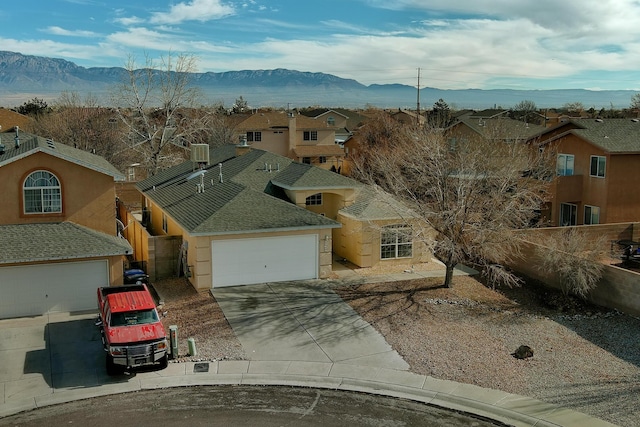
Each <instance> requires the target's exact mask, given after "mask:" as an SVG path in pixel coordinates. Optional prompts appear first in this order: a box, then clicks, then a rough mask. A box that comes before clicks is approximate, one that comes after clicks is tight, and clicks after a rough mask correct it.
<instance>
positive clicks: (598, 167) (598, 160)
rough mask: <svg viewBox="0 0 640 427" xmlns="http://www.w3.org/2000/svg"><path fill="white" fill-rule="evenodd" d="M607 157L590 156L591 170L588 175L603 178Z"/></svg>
mask: <svg viewBox="0 0 640 427" xmlns="http://www.w3.org/2000/svg"><path fill="white" fill-rule="evenodd" d="M606 162H607V158H606V157H604V156H591V171H590V172H589V175H591V176H597V177H600V178H604V169H605V165H606Z"/></svg>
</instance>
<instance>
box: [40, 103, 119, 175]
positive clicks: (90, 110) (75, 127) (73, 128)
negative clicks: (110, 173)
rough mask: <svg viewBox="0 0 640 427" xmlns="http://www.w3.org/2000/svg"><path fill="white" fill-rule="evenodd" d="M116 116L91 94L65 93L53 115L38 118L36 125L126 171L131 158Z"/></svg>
mask: <svg viewBox="0 0 640 427" xmlns="http://www.w3.org/2000/svg"><path fill="white" fill-rule="evenodd" d="M116 117H117V116H116V114H115V113H114V111H113V109H111V108H106V107H102V106H100V105H99V103H98V101H97V99H96V98H95V97H94V96H92V95H91V94H89V95H87V96H86V97H85V98H82V97H81V96H80V95H79V94H78V93H75V92H63V93H62V94H61V95H60V97H59V98H58V99H56V100H55V102H54V104H53V107H52V108H51V112H50V113H49V114H46V115H40V116H38V117H37V118H36V121H35V126H34V127H35V132H36V133H37V134H39V135H42V136H44V137H47V138H51V139H53V140H54V141H59V142H62V143H63V144H67V145H72V146H74V147H76V148H79V149H81V150H85V151H89V152H92V153H95V154H98V155H100V156H102V157H104V158H105V159H107V160H108V161H109V162H110V163H111V164H113V165H114V166H116V167H118V168H119V169H121V170H124V166H125V163H126V160H127V159H126V158H125V157H124V156H123V155H121V154H120V153H122V147H120V146H118V141H121V139H122V138H121V135H122V133H123V129H122V128H121V127H120V126H119V121H118V120H117V118H116Z"/></svg>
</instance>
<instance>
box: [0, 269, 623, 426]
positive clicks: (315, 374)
mask: <svg viewBox="0 0 640 427" xmlns="http://www.w3.org/2000/svg"><path fill="white" fill-rule="evenodd" d="M336 273H337V275H338V276H339V277H340V278H339V279H337V280H339V281H342V283H344V282H353V283H366V282H369V281H371V282H373V281H376V282H378V281H380V280H407V279H411V278H416V277H428V276H431V275H436V274H440V275H441V274H442V273H441V272H440V273H437V272H435V273H434V272H429V271H425V272H408V273H398V274H397V275H389V276H385V277H384V278H382V277H376V278H367V277H363V276H359V275H357V274H355V273H354V272H353V271H348V269H347V270H344V271H340V269H338V271H336ZM468 273H469V272H468V271H463V270H459V271H457V273H456V274H468ZM354 274H355V275H354ZM421 275H424V276H421ZM321 282H322V281H318V283H316V284H315V285H314V283H309V284H308V285H310V286H311V287H312V288H313V289H310V290H309V291H308V292H304V291H300V290H299V289H293V288H292V287H291V285H290V284H285V285H277V286H276V285H273V284H271V285H259V286H262V288H261V289H262V293H263V295H261V296H260V297H259V298H257V295H256V299H253V298H251V294H254V291H257V290H258V288H254V287H246V288H244V290H240V289H236V290H232V289H228V290H222V291H216V292H215V295H216V297H217V298H220V300H219V303H220V304H221V306H226V308H223V310H224V311H225V315H227V313H228V315H229V316H231V318H232V319H233V320H232V319H230V323H231V324H232V327H233V328H234V330H236V331H237V333H238V336H239V338H240V341H241V343H242V345H243V346H245V345H246V346H247V347H245V351H246V352H247V353H248V354H250V356H251V359H252V360H245V361H217V362H201V363H194V362H187V363H170V364H169V366H168V368H167V369H164V370H161V371H152V372H140V373H137V374H135V375H131V376H121V377H109V376H107V375H106V372H105V370H104V356H103V353H102V348H101V343H100V337H99V333H98V331H97V328H96V327H95V325H94V324H93V320H94V319H95V314H69V313H58V314H50V315H46V316H39V317H34V318H23V319H9V320H0V417H5V416H8V415H11V414H15V413H18V412H22V411H26V410H31V409H36V408H39V407H43V406H47V405H53V404H59V403H65V402H70V401H74V400H78V399H85V398H90V397H96V396H104V395H109V394H116V393H125V392H132V391H139V390H149V389H161V388H166V387H180V386H195V385H235V384H243V385H285V386H302V387H316V388H329V389H335V390H348V391H359V392H365V393H370V394H377V395H385V396H393V397H400V398H406V399H411V400H414V401H418V402H424V403H429V404H433V405H437V406H441V407H443V408H449V409H453V410H459V411H464V412H468V413H473V414H477V415H481V416H485V417H488V418H491V419H494V420H497V421H501V422H504V423H506V424H509V425H513V426H516V427H521V426H522V427H524V426H536V427H547V426H564V427H606V426H608V427H611V426H613V424H611V423H608V422H605V421H602V420H599V419H596V418H593V417H590V416H588V415H586V414H582V413H579V412H576V411H573V410H569V409H565V408H562V407H558V406H555V405H551V404H547V403H544V402H541V401H539V400H535V399H531V398H528V397H524V396H518V395H513V394H509V393H505V392H502V391H498V390H491V389H485V388H481V387H477V386H474V385H469V384H462V383H456V382H452V381H446V380H439V379H435V378H432V377H428V376H425V375H418V374H413V373H411V372H408V371H407V370H406V369H407V368H406V363H405V362H404V361H403V360H402V359H400V358H399V356H397V353H395V352H394V351H393V350H392V349H390V347H388V344H387V343H386V342H385V341H384V339H383V338H382V337H381V336H380V335H379V334H377V332H375V330H373V331H372V330H371V329H373V328H371V327H370V326H368V325H366V322H364V321H363V320H362V319H359V316H357V314H355V315H354V313H353V312H352V311H349V310H348V309H346V308H345V307H344V306H346V304H344V303H342V304H340V303H338V302H337V301H336V300H335V298H336V296H335V294H334V293H332V292H325V291H322V289H320V288H319V287H320V285H319V283H321ZM322 283H324V286H325V287H327V286H329V285H331V283H330V281H324V282H322ZM251 289H253V290H254V291H252V292H250V293H249V294H244V293H243V292H245V291H248V290H251ZM237 292H241V293H242V300H240V302H239V303H238V302H237V301H236V302H235V303H234V302H232V301H231V300H232V299H234V298H233V295H234V293H237ZM263 297H264V298H270V299H272V300H273V301H272V304H267V305H263V304H262V302H264V301H265V300H260V299H261V298H263ZM316 298H320V299H321V300H323V301H325V302H326V304H325V307H324V308H322V307H323V306H321V305H318V304H316V308H314V309H309V305H307V303H305V300H309V299H313V300H315V299H316ZM225 300H226V301H225ZM267 306H270V307H271V308H269V309H266V308H267ZM242 310H244V311H245V314H246V313H247V312H248V313H250V314H251V315H250V316H240V313H241V311H242ZM330 319H333V320H335V321H336V322H335V323H336V324H335V326H333V327H322V326H320V325H321V324H325V323H327V320H330ZM256 322H261V323H262V324H263V325H264V327H265V331H268V333H260V334H254V333H252V331H251V329H252V327H255V325H256ZM363 322H364V323H363ZM370 328H371V329H370ZM345 331H350V332H345ZM341 334H345V335H346V336H345V337H342V336H341ZM270 337H278V340H272V339H270ZM369 340H371V341H372V343H371V344H368V341H369ZM276 341H278V345H282V343H283V342H286V343H288V344H287V350H284V349H278V348H274V343H275V342H276ZM350 341H353V342H354V343H355V344H354V345H353V346H351V345H350ZM365 341H366V342H367V343H366V344H365V343H364V342H365ZM267 349H269V351H266V350H267ZM276 359H278V360H276Z"/></svg>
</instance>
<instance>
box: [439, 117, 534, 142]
mask: <svg viewBox="0 0 640 427" xmlns="http://www.w3.org/2000/svg"><path fill="white" fill-rule="evenodd" d="M460 124H463V125H466V126H467V127H469V128H470V129H472V130H473V131H475V132H477V133H478V134H479V135H482V136H483V137H488V138H492V139H521V140H524V139H528V138H529V137H531V136H533V135H535V134H539V133H540V132H542V131H544V129H545V128H544V126H539V125H534V124H531V123H525V122H521V121H519V120H513V119H509V118H495V119H477V118H475V119H474V118H462V119H460V120H459V121H458V122H456V123H454V124H453V125H451V126H450V127H449V129H451V128H453V127H455V126H459V125H460Z"/></svg>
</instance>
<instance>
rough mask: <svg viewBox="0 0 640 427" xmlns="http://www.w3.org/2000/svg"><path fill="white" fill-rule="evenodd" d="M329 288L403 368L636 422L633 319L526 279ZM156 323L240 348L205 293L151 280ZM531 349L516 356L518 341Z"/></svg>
mask: <svg viewBox="0 0 640 427" xmlns="http://www.w3.org/2000/svg"><path fill="white" fill-rule="evenodd" d="M441 281H442V279H439V278H437V279H422V280H414V281H400V282H385V283H377V284H369V285H359V286H352V287H348V286H336V285H335V283H334V286H333V287H334V290H335V291H336V292H337V293H338V294H339V295H341V296H342V298H343V299H344V300H345V301H347V302H348V303H349V304H350V305H351V306H352V307H353V308H354V309H355V310H356V311H358V312H359V313H360V314H361V315H362V317H363V318H364V319H365V320H367V321H368V322H369V323H371V324H372V325H374V326H375V327H376V328H377V329H378V330H379V331H380V332H381V333H382V334H383V335H384V336H385V337H386V339H387V341H388V342H389V344H391V345H392V346H393V347H394V349H395V350H397V351H398V352H399V353H400V354H401V355H402V356H403V357H404V359H405V360H406V361H407V362H408V363H409V365H410V367H411V368H410V369H411V371H412V372H415V373H419V374H425V375H430V376H433V377H436V378H442V379H449V380H454V381H459V382H465V383H471V384H476V385H479V386H482V387H489V388H494V389H500V390H504V391H507V392H510V393H516V394H521V395H526V396H531V397H535V398H538V399H541V400H544V401H547V402H550V403H555V404H558V405H562V406H566V407H569V408H572V409H575V410H578V411H581V412H585V413H588V414H591V415H594V416H596V417H599V418H602V419H605V420H607V421H610V422H613V423H615V424H618V425H620V426H638V425H640V421H639V420H640V407H639V405H638V396H639V395H640V320H639V319H637V318H634V317H631V316H627V315H623V314H621V313H618V312H615V311H609V310H603V309H600V308H598V307H594V306H590V305H587V304H583V303H582V302H580V301H579V300H577V299H566V298H564V297H563V296H562V295H559V294H557V293H555V292H550V291H546V290H543V289H542V290H541V289H538V288H536V287H535V286H534V285H525V286H523V287H521V288H517V289H511V290H508V289H507V290H502V291H495V290H492V289H489V288H487V287H485V286H484V285H483V284H481V283H480V282H478V281H477V280H475V279H474V278H471V277H455V279H454V285H453V287H452V288H450V289H444V288H442V287H440V286H439V285H440V283H441ZM156 287H157V288H158V291H159V293H160V294H161V295H163V296H164V298H165V305H164V307H163V308H162V311H164V312H166V316H165V317H164V319H163V322H164V323H165V326H166V327H168V326H169V325H171V324H177V325H179V328H180V329H179V331H180V332H179V334H180V337H182V338H186V337H194V338H195V339H196V343H197V348H198V355H197V356H196V357H190V356H188V355H187V348H186V343H184V341H185V340H181V342H182V344H181V348H180V354H181V357H180V359H179V360H215V359H217V360H220V359H242V358H245V357H246V356H245V354H244V352H243V351H242V347H241V345H240V343H239V342H238V341H237V339H236V338H235V336H234V334H233V331H232V330H231V328H230V327H229V325H228V323H227V322H226V320H225V319H224V316H223V315H222V313H221V310H220V309H219V307H218V306H217V304H216V302H215V300H214V299H213V297H212V296H211V295H210V294H209V293H201V294H198V293H197V292H195V291H194V290H193V289H192V288H191V286H190V285H188V284H187V283H186V282H184V281H183V280H173V281H166V282H162V283H158V284H157V285H156ZM520 345H527V346H529V347H531V348H532V349H533V353H534V354H533V357H531V358H527V359H523V360H520V359H516V358H514V357H513V356H512V355H511V354H512V353H513V352H514V351H515V350H516V349H517V348H518V347H519V346H520Z"/></svg>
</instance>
